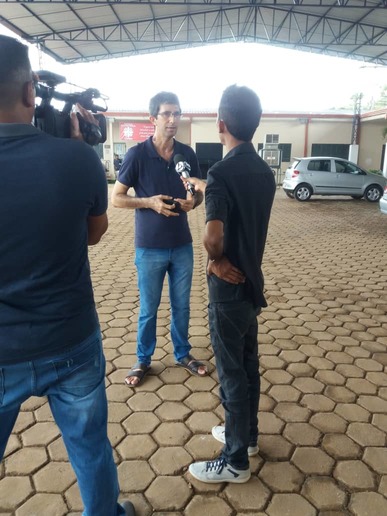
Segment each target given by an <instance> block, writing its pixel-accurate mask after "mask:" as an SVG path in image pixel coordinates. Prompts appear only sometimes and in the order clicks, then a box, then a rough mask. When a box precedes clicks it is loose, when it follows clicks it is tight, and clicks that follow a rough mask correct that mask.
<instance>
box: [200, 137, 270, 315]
mask: <svg viewBox="0 0 387 516" xmlns="http://www.w3.org/2000/svg"><path fill="white" fill-rule="evenodd" d="M275 188H276V187H275V180H274V175H273V172H272V170H271V168H270V167H269V166H268V165H267V163H265V162H264V161H263V160H262V159H261V158H260V156H258V154H257V153H256V152H255V149H254V147H253V145H252V144H251V143H243V144H241V145H238V146H237V147H235V148H234V149H232V150H231V151H230V152H229V153H228V154H227V155H226V156H225V157H224V159H223V160H222V161H219V162H218V163H216V164H215V165H214V166H213V167H211V169H210V170H209V172H208V176H207V188H206V222H208V221H211V220H220V221H222V222H223V224H224V254H225V255H226V256H227V258H228V259H229V260H230V262H231V263H232V264H233V265H235V266H236V267H238V268H239V269H240V270H241V271H242V272H243V273H244V274H245V276H246V283H245V286H244V295H245V296H246V298H247V299H249V300H250V301H252V302H253V304H254V305H255V306H256V307H264V306H267V303H266V300H265V297H264V293H263V274H262V270H261V264H262V258H263V252H264V249H265V243H266V236H267V230H268V225H269V218H270V212H271V207H272V204H273V199H274V194H275ZM209 289H210V301H214V300H216V301H218V302H222V301H224V302H227V301H230V300H234V299H235V297H234V296H235V289H234V288H232V286H231V284H228V283H226V282H225V281H223V280H220V279H219V278H217V277H216V276H211V277H210V278H209Z"/></svg>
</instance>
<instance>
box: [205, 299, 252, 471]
mask: <svg viewBox="0 0 387 516" xmlns="http://www.w3.org/2000/svg"><path fill="white" fill-rule="evenodd" d="M208 315H209V324H210V333H211V342H212V347H213V349H214V355H215V360H216V367H217V371H218V376H219V383H220V397H221V400H222V405H223V408H224V410H225V438H226V444H225V446H224V448H223V451H222V456H223V457H224V458H225V459H226V461H227V462H228V463H229V464H231V465H232V466H234V468H237V469H247V468H248V467H249V460H248V455H247V448H248V446H255V445H256V444H257V439H258V405H259V391H260V377H259V363H258V339H257V335H258V322H257V309H256V308H254V306H253V305H252V303H251V302H249V301H230V302H227V303H210V305H209V307H208Z"/></svg>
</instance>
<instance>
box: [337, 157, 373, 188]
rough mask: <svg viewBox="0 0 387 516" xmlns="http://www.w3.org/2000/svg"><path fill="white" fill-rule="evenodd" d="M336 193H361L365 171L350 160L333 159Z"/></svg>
mask: <svg viewBox="0 0 387 516" xmlns="http://www.w3.org/2000/svg"><path fill="white" fill-rule="evenodd" d="M334 161H335V163H334V165H335V169H336V178H337V189H338V192H337V193H338V195H360V196H361V195H363V185H364V179H365V178H366V177H367V176H366V174H365V172H363V170H361V169H360V168H359V167H357V166H356V165H355V164H354V163H351V162H350V161H346V160H342V159H335V160H334Z"/></svg>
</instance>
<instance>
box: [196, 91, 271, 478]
mask: <svg viewBox="0 0 387 516" xmlns="http://www.w3.org/2000/svg"><path fill="white" fill-rule="evenodd" d="M261 114H262V110H261V105H260V101H259V98H258V97H257V95H256V94H255V93H254V92H253V91H252V90H250V89H249V88H246V87H238V86H235V85H234V86H230V87H228V88H227V89H226V90H225V91H224V93H223V96H222V99H221V102H220V106H219V115H218V121H217V125H218V130H219V135H220V140H221V142H222V143H223V145H225V147H226V150H227V155H226V156H225V158H224V159H223V160H222V161H220V162H218V163H216V164H215V165H214V166H213V167H212V168H211V169H210V170H209V172H208V180H207V186H206V189H205V192H206V228H205V235H204V246H205V248H206V249H207V251H208V257H209V261H208V266H207V279H208V289H209V301H210V304H209V324H210V332H211V342H212V346H213V349H214V354H215V359H216V366H217V370H218V375H219V382H220V395H221V399H222V404H223V407H224V410H225V426H215V427H214V428H213V429H212V434H213V436H214V437H215V438H216V439H217V440H219V441H221V442H223V443H224V444H225V446H224V448H223V450H222V453H221V455H220V457H219V458H217V459H215V460H211V461H205V462H197V463H194V464H191V466H190V468H189V471H190V473H191V475H192V476H193V477H194V478H196V479H197V480H200V481H202V482H207V483H216V482H235V483H243V482H247V481H248V480H249V478H250V475H251V473H250V467H249V459H248V457H249V456H251V455H256V454H257V453H258V446H257V439H258V405H259V390H260V379H259V364H258V339H257V335H258V322H257V315H258V313H259V312H260V310H261V308H262V307H265V306H267V304H266V301H265V297H264V293H263V275H262V270H261V263H262V257H263V252H264V248H265V242H266V235H267V230H268V224H269V218H270V211H271V207H272V203H273V199H274V193H275V181H274V176H273V173H272V171H271V169H270V167H269V166H268V165H267V164H266V163H265V162H264V161H263V160H262V159H261V158H260V157H259V156H258V154H257V153H256V151H255V149H254V147H253V145H252V143H251V140H252V138H253V135H254V133H255V130H256V128H257V127H258V125H259V121H260V118H261ZM190 182H191V183H193V184H194V185H195V188H196V189H197V190H198V191H203V190H204V187H205V184H204V183H203V182H201V181H199V180H197V179H195V178H191V179H190Z"/></svg>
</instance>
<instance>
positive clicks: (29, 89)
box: [22, 81, 35, 108]
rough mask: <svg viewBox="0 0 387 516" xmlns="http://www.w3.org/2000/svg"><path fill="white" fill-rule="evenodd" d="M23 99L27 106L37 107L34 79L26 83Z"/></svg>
mask: <svg viewBox="0 0 387 516" xmlns="http://www.w3.org/2000/svg"><path fill="white" fill-rule="evenodd" d="M22 101H23V105H24V106H25V107H27V108H31V107H35V86H34V83H33V81H28V82H25V83H24V85H23V95H22Z"/></svg>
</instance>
